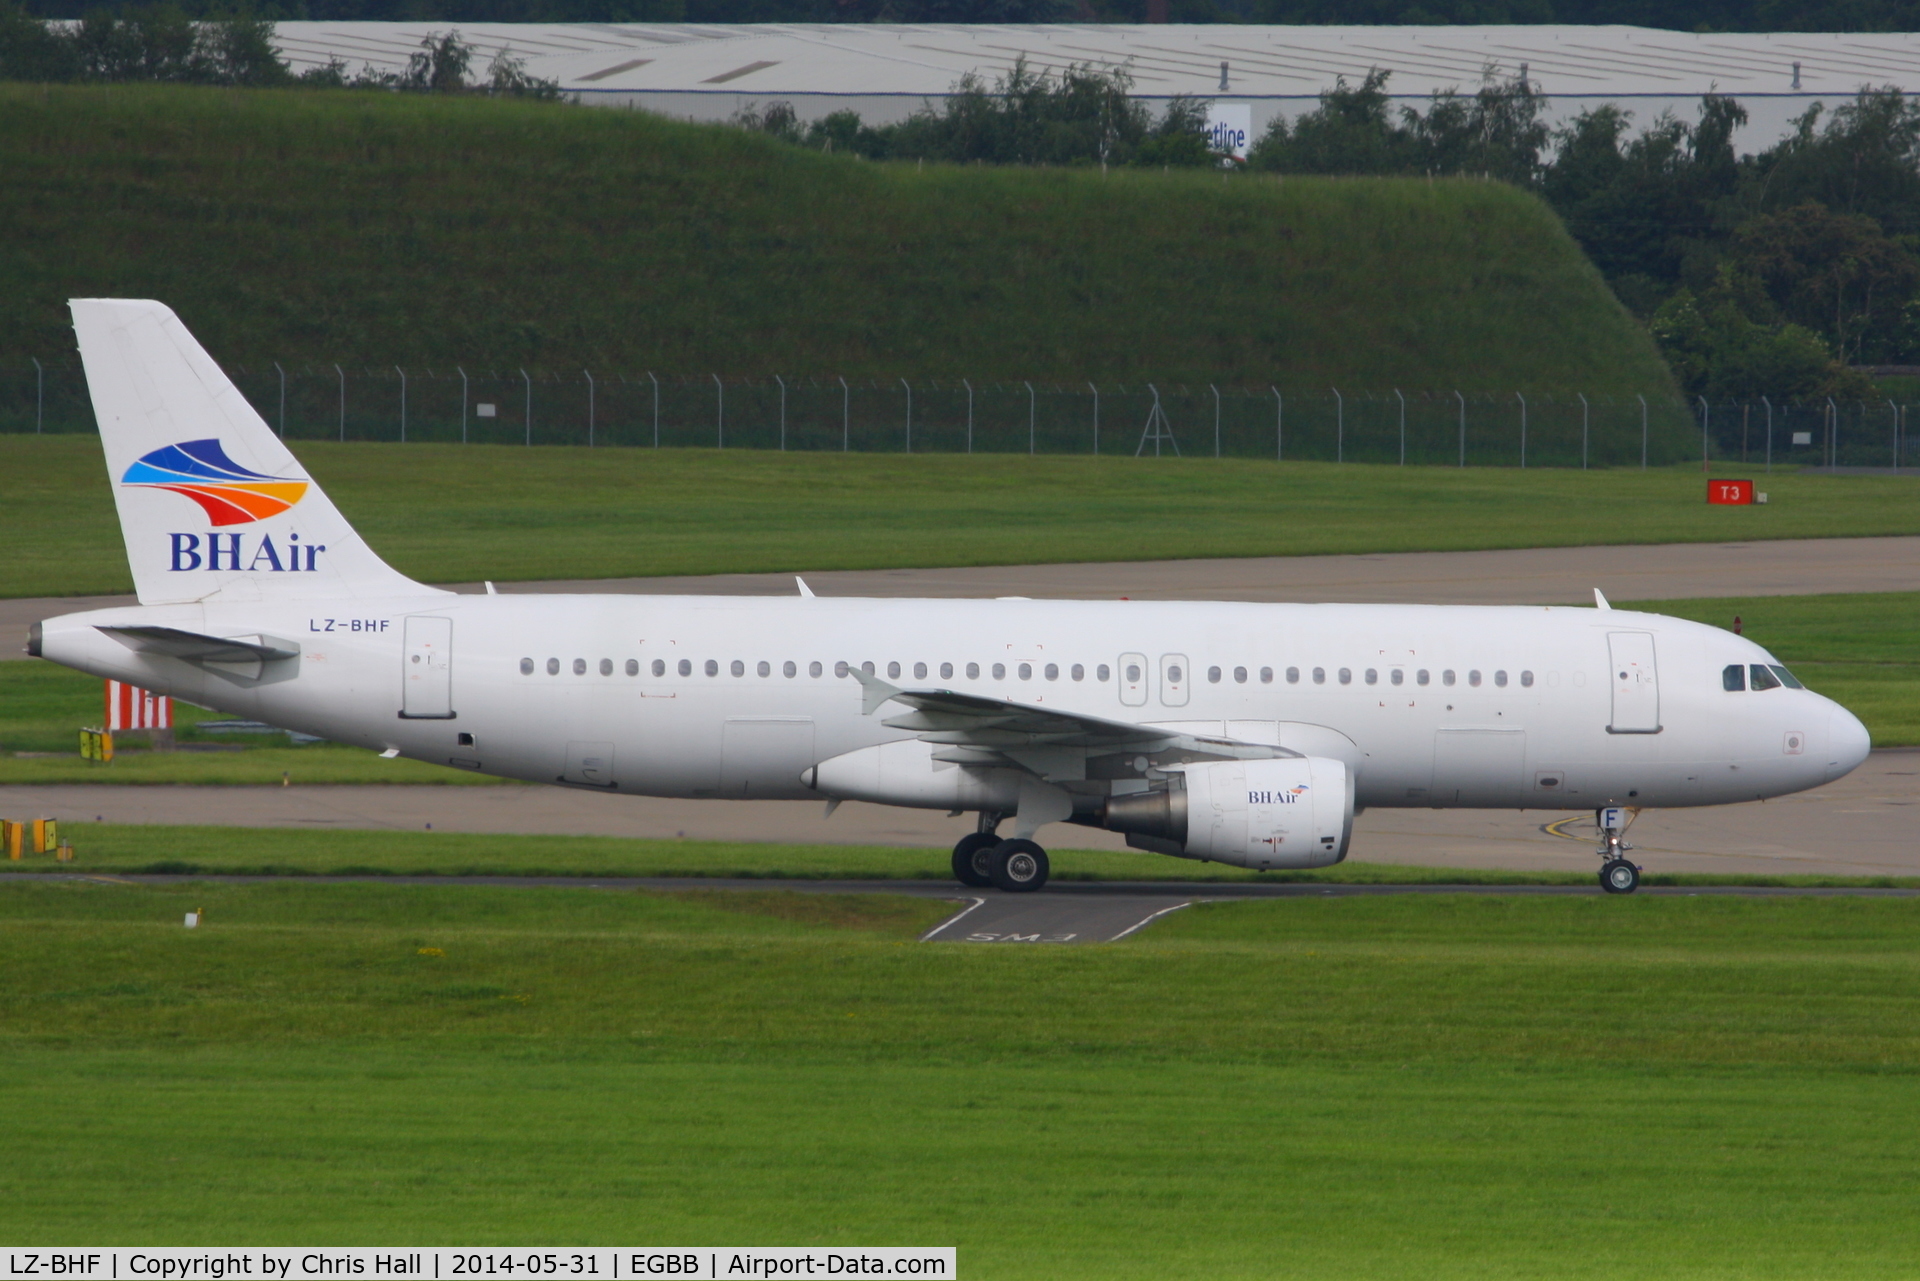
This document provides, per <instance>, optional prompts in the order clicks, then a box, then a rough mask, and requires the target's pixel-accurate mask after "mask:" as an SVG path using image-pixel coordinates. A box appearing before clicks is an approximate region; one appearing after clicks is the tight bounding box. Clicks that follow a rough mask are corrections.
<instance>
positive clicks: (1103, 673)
mask: <svg viewBox="0 0 1920 1281" xmlns="http://www.w3.org/2000/svg"><path fill="white" fill-rule="evenodd" d="M1108 675H1110V673H1109V672H1108V671H1107V665H1106V664H1105V663H1102V664H1100V666H1098V667H1096V668H1094V669H1093V679H1095V680H1097V681H1104V680H1106V679H1107V677H1108Z"/></svg>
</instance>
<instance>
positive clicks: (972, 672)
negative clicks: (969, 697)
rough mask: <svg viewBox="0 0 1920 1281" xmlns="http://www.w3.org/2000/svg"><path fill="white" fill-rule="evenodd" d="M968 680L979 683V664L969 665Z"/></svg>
mask: <svg viewBox="0 0 1920 1281" xmlns="http://www.w3.org/2000/svg"><path fill="white" fill-rule="evenodd" d="M967 679H968V680H970V681H977V680H979V679H980V664H978V663H968V664H967Z"/></svg>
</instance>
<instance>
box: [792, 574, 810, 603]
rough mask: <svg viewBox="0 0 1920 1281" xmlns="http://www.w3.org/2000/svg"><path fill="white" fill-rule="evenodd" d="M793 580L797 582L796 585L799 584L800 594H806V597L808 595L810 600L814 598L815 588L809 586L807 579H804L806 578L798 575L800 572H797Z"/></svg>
mask: <svg viewBox="0 0 1920 1281" xmlns="http://www.w3.org/2000/svg"><path fill="white" fill-rule="evenodd" d="M793 581H794V583H795V584H796V585H798V587H799V588H800V594H801V595H802V596H804V597H806V598H807V599H808V600H812V599H813V588H811V587H809V586H807V580H806V579H804V578H802V577H800V575H798V574H795V575H794V576H793Z"/></svg>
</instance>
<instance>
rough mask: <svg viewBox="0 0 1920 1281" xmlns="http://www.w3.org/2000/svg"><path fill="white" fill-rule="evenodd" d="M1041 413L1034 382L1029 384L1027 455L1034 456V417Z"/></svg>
mask: <svg viewBox="0 0 1920 1281" xmlns="http://www.w3.org/2000/svg"><path fill="white" fill-rule="evenodd" d="M1038 414H1039V406H1038V405H1037V403H1036V402H1035V401H1034V397H1033V384H1032V383H1028V384H1027V457H1029V458H1031V457H1033V428H1034V419H1035V418H1036V417H1037V416H1038Z"/></svg>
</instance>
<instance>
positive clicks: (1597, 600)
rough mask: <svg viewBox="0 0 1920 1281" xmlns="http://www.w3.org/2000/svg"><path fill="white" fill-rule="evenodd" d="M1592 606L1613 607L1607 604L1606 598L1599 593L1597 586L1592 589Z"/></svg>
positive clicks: (1597, 607) (1598, 607) (1600, 607)
mask: <svg viewBox="0 0 1920 1281" xmlns="http://www.w3.org/2000/svg"><path fill="white" fill-rule="evenodd" d="M1593 607H1594V608H1595V609H1612V608H1613V606H1611V605H1609V604H1607V598H1606V597H1605V596H1602V595H1601V594H1600V589H1599V588H1598V587H1596V588H1594V589H1593Z"/></svg>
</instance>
